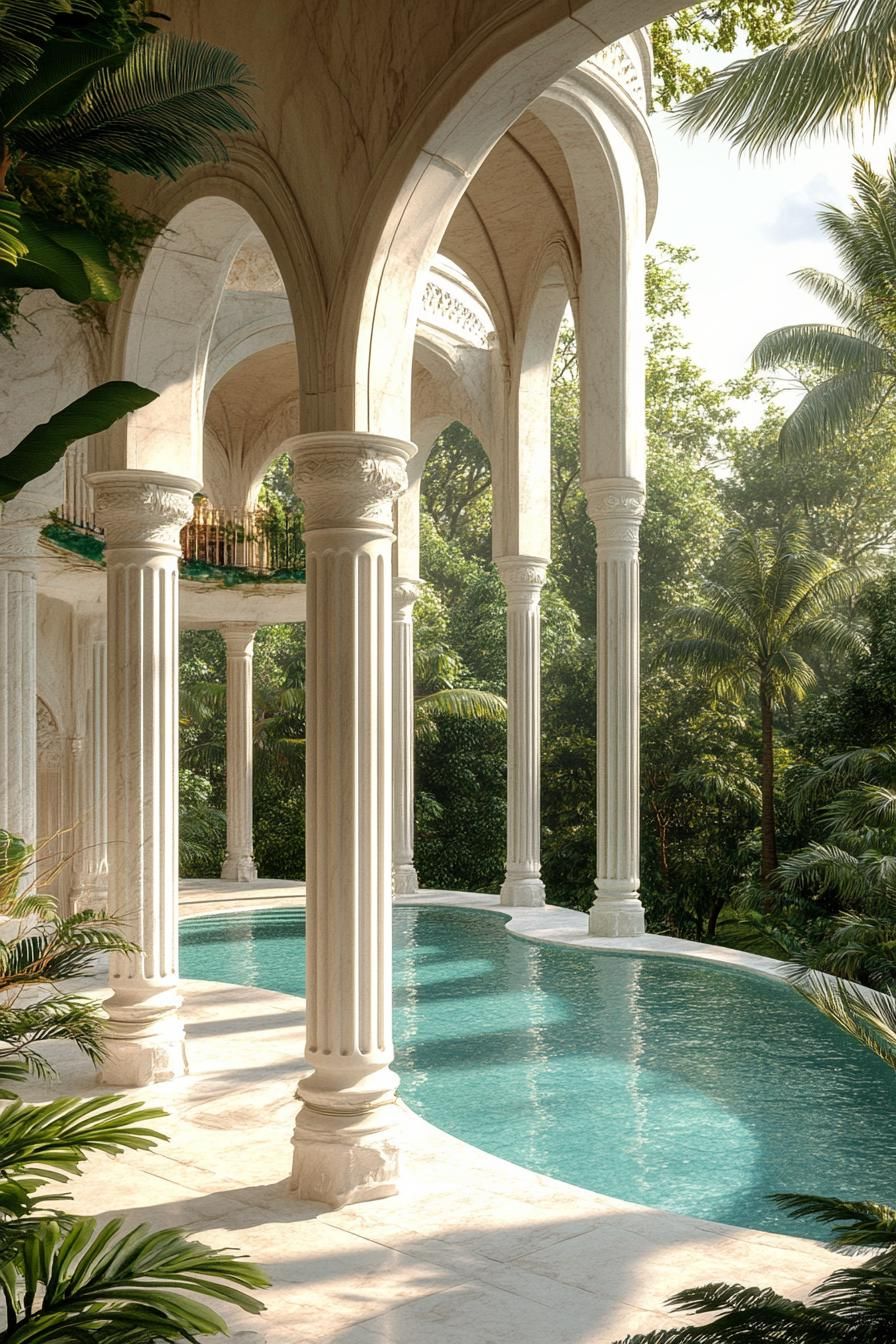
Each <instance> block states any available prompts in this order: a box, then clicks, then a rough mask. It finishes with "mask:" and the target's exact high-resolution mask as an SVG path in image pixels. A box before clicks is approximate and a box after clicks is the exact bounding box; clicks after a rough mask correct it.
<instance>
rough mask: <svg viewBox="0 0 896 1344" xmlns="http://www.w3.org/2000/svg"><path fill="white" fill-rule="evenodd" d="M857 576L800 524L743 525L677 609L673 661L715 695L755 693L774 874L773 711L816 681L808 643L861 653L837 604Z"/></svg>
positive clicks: (765, 871)
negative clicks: (713, 571) (698, 589)
mask: <svg viewBox="0 0 896 1344" xmlns="http://www.w3.org/2000/svg"><path fill="white" fill-rule="evenodd" d="M858 578H859V576H858V575H857V573H856V572H851V571H849V570H847V569H845V568H844V567H843V566H841V565H839V564H838V563H837V562H836V561H834V560H831V559H829V558H828V557H826V556H822V555H819V554H818V552H816V551H813V550H811V549H810V548H809V547H808V545H807V544H806V542H805V537H804V534H803V533H802V531H801V530H799V529H797V528H791V529H789V530H788V531H785V532H782V533H779V534H777V535H776V534H775V533H770V532H754V531H752V530H747V529H737V530H735V531H734V533H733V534H732V536H731V538H730V540H729V542H728V543H727V545H726V547H725V551H724V553H723V555H722V557H721V559H720V562H719V567H718V577H714V578H711V579H707V580H706V581H705V586H704V593H703V595H702V599H701V600H700V601H697V602H694V603H689V604H687V605H682V606H680V607H678V608H677V609H676V610H675V611H673V613H672V616H671V622H672V626H673V629H677V632H678V633H677V634H676V636H675V637H674V638H672V639H670V641H669V643H668V644H667V646H666V650H665V652H666V656H667V657H668V658H669V660H670V661H671V662H673V663H678V664H681V665H684V666H686V667H689V668H692V669H693V670H694V671H695V672H697V673H698V675H699V676H700V677H701V678H703V679H704V680H705V682H706V684H707V685H708V686H709V687H710V688H711V689H712V691H713V692H714V693H715V694H716V695H718V696H720V697H722V698H724V699H728V700H731V701H733V702H734V703H736V704H744V703H748V702H749V701H750V699H751V698H755V701H756V704H757V706H758V710H759V720H760V731H761V788H762V860H761V865H760V874H761V876H762V878H763V879H766V880H767V879H768V878H769V877H770V875H771V873H772V871H773V870H774V869H775V868H776V867H777V863H778V845H777V834H776V827H775V743H774V730H775V711H776V710H777V709H781V708H783V707H784V706H785V705H787V704H788V703H797V702H799V701H800V700H802V699H804V698H805V696H806V693H807V692H808V691H809V690H810V689H811V688H812V687H813V686H814V685H815V682H816V673H815V670H814V669H813V667H812V665H811V664H810V663H809V662H808V661H807V659H806V657H805V656H804V654H805V652H806V650H807V649H812V648H815V649H818V648H819V647H820V648H823V649H828V650H832V651H834V652H853V653H854V652H860V651H861V650H862V649H863V647H864V646H863V643H862V640H861V636H860V635H859V634H858V632H857V631H856V630H854V629H853V627H852V626H851V625H850V624H849V623H848V622H847V621H846V620H845V619H844V618H843V617H842V616H841V615H840V614H839V612H838V608H839V607H841V606H842V605H843V604H844V603H845V602H846V600H847V599H848V598H849V597H850V596H851V595H852V593H853V592H854V591H855V589H856V586H857V582H858Z"/></svg>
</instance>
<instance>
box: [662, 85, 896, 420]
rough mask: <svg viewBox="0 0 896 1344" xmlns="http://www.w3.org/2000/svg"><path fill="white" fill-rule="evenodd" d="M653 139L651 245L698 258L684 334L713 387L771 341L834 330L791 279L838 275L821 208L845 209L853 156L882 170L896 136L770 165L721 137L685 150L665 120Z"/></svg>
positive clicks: (839, 144) (811, 147)
mask: <svg viewBox="0 0 896 1344" xmlns="http://www.w3.org/2000/svg"><path fill="white" fill-rule="evenodd" d="M728 59H730V58H725V61H722V62H718V63H719V64H724V63H726V61H727V60H728ZM714 63H715V62H714ZM651 130H652V132H653V136H654V140H655V143H656V148H657V154H658V157H659V167H660V204H659V211H658V214H657V220H656V224H655V226H654V229H653V234H652V237H651V242H654V243H655V242H657V241H663V242H668V243H674V244H690V245H691V246H692V247H694V248H695V249H696V250H697V252H698V253H699V260H698V261H696V262H694V263H693V264H692V265H690V266H689V267H688V268H687V270H686V275H687V278H688V280H689V281H690V301H691V315H690V318H689V319H688V320H687V321H686V322H685V323H684V324H683V325H684V328H685V333H686V335H687V338H688V340H689V341H690V342H691V346H692V353H693V355H694V357H695V359H696V360H697V362H698V363H699V364H700V365H702V367H703V368H705V369H706V370H707V372H708V373H709V374H710V375H711V376H712V377H713V378H715V379H717V380H720V381H721V380H723V379H726V378H734V377H737V376H739V375H740V374H741V373H743V372H744V371H745V369H746V367H747V364H748V361H749V356H750V352H751V350H752V349H753V346H754V345H755V344H756V342H757V341H758V340H759V338H760V337H761V336H764V335H765V333H766V332H767V331H772V330H773V329H774V328H775V327H781V326H788V325H790V324H792V323H796V322H811V321H816V320H830V313H829V312H828V310H826V309H825V308H824V306H823V305H822V304H820V303H819V302H818V301H817V300H815V299H813V298H812V297H811V296H810V295H809V294H807V293H806V292H805V291H804V290H802V289H801V288H800V286H799V285H798V284H797V282H796V281H795V280H794V279H792V272H793V271H796V270H798V269H800V268H802V267H806V266H814V267H816V268H818V269H819V270H824V271H835V272H836V271H837V269H838V266H837V259H836V254H835V253H834V250H833V248H832V247H831V246H830V244H829V243H828V242H827V240H826V239H825V237H824V235H823V234H822V232H821V230H820V228H819V227H818V224H817V221H816V209H817V206H818V205H819V204H822V203H823V204H828V203H831V204H835V205H840V206H844V205H846V204H847V202H848V198H849V192H850V179H851V165H852V158H853V153H854V152H855V151H856V150H857V151H858V152H860V153H862V154H863V155H865V156H866V157H867V158H870V159H871V161H872V163H874V165H875V166H876V167H877V168H878V169H882V168H883V167H884V165H885V163H886V156H887V151H888V149H889V148H890V147H891V146H892V145H894V144H896V126H894V127H893V128H892V131H891V132H890V134H889V135H888V134H887V133H886V132H885V133H884V134H883V135H882V136H880V137H878V138H877V139H874V138H873V137H872V136H871V135H870V134H868V135H865V136H863V137H862V138H861V140H860V141H859V142H858V143H856V145H855V146H853V145H850V144H849V143H848V142H846V141H843V140H834V139H830V140H828V141H826V142H819V141H814V142H810V143H809V144H807V145H805V146H803V147H801V148H799V149H797V150H796V151H794V152H791V153H790V154H788V155H787V156H786V157H784V158H782V159H777V160H774V161H772V162H771V163H761V162H756V161H754V160H751V159H746V158H738V156H737V154H736V153H735V152H734V151H733V150H731V149H730V148H729V146H728V145H727V143H726V142H725V141H724V140H722V139H720V138H717V137H712V138H711V139H710V138H709V137H708V136H701V137H699V138H698V139H696V140H686V139H685V138H684V136H682V135H681V134H680V133H679V132H678V131H677V130H676V129H674V127H673V126H672V124H671V121H670V119H669V118H668V117H666V116H665V115H663V114H661V113H658V114H656V115H654V116H653V117H651ZM788 400H789V399H788Z"/></svg>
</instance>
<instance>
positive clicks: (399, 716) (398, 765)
mask: <svg viewBox="0 0 896 1344" xmlns="http://www.w3.org/2000/svg"><path fill="white" fill-rule="evenodd" d="M422 587H423V585H422V583H420V581H419V580H418V579H402V578H396V579H393V581H392V691H393V695H392V703H393V718H392V771H393V788H392V806H393V812H392V848H393V854H392V860H393V872H394V878H395V880H394V889H395V895H396V896H413V894H414V893H415V892H416V890H417V870H416V868H415V867H414V603H415V602H416V601H417V598H418V597H419V596H420V591H421V589H422Z"/></svg>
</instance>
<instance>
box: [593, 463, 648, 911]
mask: <svg viewBox="0 0 896 1344" xmlns="http://www.w3.org/2000/svg"><path fill="white" fill-rule="evenodd" d="M582 486H583V489H584V491H585V495H586V498H587V500H588V512H589V514H590V515H591V518H592V519H593V521H594V525H595V528H596V531H597V879H596V881H595V884H594V885H595V891H596V899H595V901H594V904H593V905H592V907H591V911H590V914H589V918H588V927H589V930H590V932H591V933H592V934H595V935H597V936H598V937H602V938H616V937H618V938H632V937H637V936H638V935H639V934H642V933H643V932H644V907H643V906H642V905H641V901H640V899H639V896H638V890H639V887H640V867H639V864H640V854H639V849H640V834H639V832H640V759H639V758H640V743H639V738H640V717H639V716H640V652H639V642H640V617H639V605H638V582H639V576H638V536H639V531H640V526H641V519H642V518H643V516H644V487H643V486H642V485H641V483H640V482H639V481H636V480H632V479H629V478H628V477H621V478H603V479H595V480H590V481H583V482H582Z"/></svg>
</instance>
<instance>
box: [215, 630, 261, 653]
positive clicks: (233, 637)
mask: <svg viewBox="0 0 896 1344" xmlns="http://www.w3.org/2000/svg"><path fill="white" fill-rule="evenodd" d="M220 630H221V635H222V636H223V639H224V643H225V644H226V646H227V656H228V658H251V657H252V654H253V652H254V645H255V636H256V635H257V633H258V627H257V626H256V625H254V624H252V622H251V621H227V622H226V623H225V624H223V625H222V626H220Z"/></svg>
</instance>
